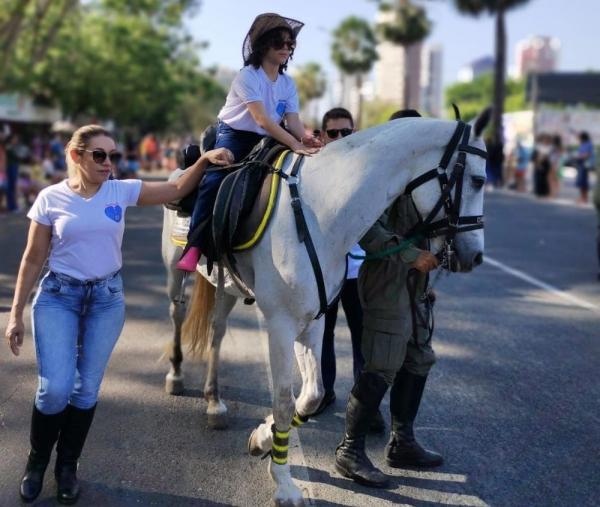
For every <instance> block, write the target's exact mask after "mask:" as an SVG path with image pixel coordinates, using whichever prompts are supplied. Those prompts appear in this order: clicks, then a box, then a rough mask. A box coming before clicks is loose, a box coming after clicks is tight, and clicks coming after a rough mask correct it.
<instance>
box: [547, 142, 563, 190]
mask: <svg viewBox="0 0 600 507" xmlns="http://www.w3.org/2000/svg"><path fill="white" fill-rule="evenodd" d="M563 163H564V150H563V145H562V137H560V136H559V135H554V136H552V151H551V152H550V172H549V174H548V186H549V188H550V197H557V196H558V193H559V192H560V179H561V176H562V168H563Z"/></svg>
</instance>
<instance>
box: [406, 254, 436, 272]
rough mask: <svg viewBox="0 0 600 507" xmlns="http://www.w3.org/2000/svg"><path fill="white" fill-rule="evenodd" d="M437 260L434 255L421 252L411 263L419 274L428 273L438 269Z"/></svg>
mask: <svg viewBox="0 0 600 507" xmlns="http://www.w3.org/2000/svg"><path fill="white" fill-rule="evenodd" d="M438 264H439V263H438V260H437V257H436V256H435V255H433V254H432V253H431V252H429V251H427V250H423V251H421V253H420V254H419V256H418V257H417V259H416V260H415V262H413V265H412V267H413V268H415V269H416V270H417V271H420V272H421V273H429V271H432V270H434V269H435V268H437V267H438Z"/></svg>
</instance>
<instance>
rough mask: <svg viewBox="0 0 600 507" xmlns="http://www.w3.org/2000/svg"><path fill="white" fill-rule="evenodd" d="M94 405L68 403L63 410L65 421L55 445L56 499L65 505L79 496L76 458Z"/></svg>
mask: <svg viewBox="0 0 600 507" xmlns="http://www.w3.org/2000/svg"><path fill="white" fill-rule="evenodd" d="M95 411H96V405H94V406H93V407H92V408H90V409H81V408H77V407H74V406H73V405H68V406H67V408H66V410H65V412H66V414H65V423H64V425H63V427H62V428H61V431H60V436H59V437H58V444H57V445H56V467H55V468H54V477H56V483H57V486H58V488H57V493H56V499H57V500H58V501H59V502H60V503H62V504H66V505H71V504H74V503H75V502H77V499H78V498H79V482H78V481H77V465H78V463H77V460H78V459H79V456H81V451H82V450H83V446H84V444H85V439H86V437H87V434H88V431H89V429H90V426H91V425H92V420H93V419H94V412H95Z"/></svg>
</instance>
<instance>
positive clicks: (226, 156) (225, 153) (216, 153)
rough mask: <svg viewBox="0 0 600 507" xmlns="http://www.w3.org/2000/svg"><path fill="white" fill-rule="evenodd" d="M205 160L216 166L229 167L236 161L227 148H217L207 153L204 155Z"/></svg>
mask: <svg viewBox="0 0 600 507" xmlns="http://www.w3.org/2000/svg"><path fill="white" fill-rule="evenodd" d="M204 158H205V159H207V160H208V161H209V162H210V163H211V164H214V165H229V164H233V161H234V158H233V153H231V151H229V150H228V149H227V148H217V149H215V150H210V151H207V152H206V153H205V154H204Z"/></svg>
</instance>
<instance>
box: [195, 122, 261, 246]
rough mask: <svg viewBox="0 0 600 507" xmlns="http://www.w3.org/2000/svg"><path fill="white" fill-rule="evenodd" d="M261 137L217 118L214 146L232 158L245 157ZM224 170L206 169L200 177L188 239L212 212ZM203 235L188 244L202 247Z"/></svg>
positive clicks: (236, 159)
mask: <svg viewBox="0 0 600 507" xmlns="http://www.w3.org/2000/svg"><path fill="white" fill-rule="evenodd" d="M262 138H263V136H261V135H260V134H257V133H255V132H249V131H246V130H236V129H233V128H231V127H230V126H229V125H227V124H226V123H224V122H222V121H220V120H219V124H218V126H217V141H216V143H215V148H227V149H229V150H230V151H231V152H232V153H233V157H234V160H235V161H236V162H239V161H240V160H242V159H243V158H245V157H246V155H248V154H249V153H250V152H251V151H252V148H254V146H256V144H258V142H259V141H260V140H261V139H262ZM227 174H228V173H227V172H226V171H208V172H207V173H206V175H205V176H204V177H203V178H202V181H201V182H200V186H199V187H198V196H197V197H196V203H195V204H194V212H193V213H192V219H191V222H190V236H189V238H188V239H189V240H190V241H191V242H194V240H193V238H192V233H193V232H194V230H195V229H196V227H197V226H198V225H201V224H202V223H203V222H205V221H206V220H207V219H208V218H209V217H210V216H211V214H212V209H213V206H214V203H215V199H216V198H217V193H218V191H219V186H220V185H221V181H223V179H224V178H225V176H227ZM202 236H203V235H202V234H201V235H198V240H197V241H195V242H194V243H195V244H192V243H190V246H199V247H200V248H202V247H203V246H204V243H205V238H203V237H202Z"/></svg>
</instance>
